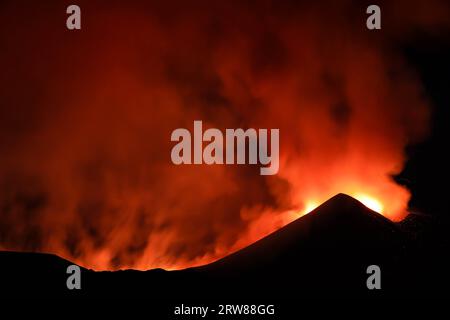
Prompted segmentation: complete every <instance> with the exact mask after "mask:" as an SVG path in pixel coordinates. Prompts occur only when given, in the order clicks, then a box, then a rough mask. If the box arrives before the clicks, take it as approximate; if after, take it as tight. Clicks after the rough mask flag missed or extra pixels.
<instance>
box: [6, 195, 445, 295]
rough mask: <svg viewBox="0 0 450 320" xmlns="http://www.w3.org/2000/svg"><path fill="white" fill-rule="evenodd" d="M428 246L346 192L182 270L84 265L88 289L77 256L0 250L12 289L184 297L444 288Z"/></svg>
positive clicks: (23, 292)
mask: <svg viewBox="0 0 450 320" xmlns="http://www.w3.org/2000/svg"><path fill="white" fill-rule="evenodd" d="M427 252H429V251H428V250H426V249H424V248H420V245H417V243H415V242H414V240H412V238H411V237H410V236H409V235H408V234H407V233H405V232H404V231H403V230H402V229H401V228H400V226H399V225H397V224H395V223H393V222H391V221H389V220H388V219H386V218H384V217H383V216H382V215H380V214H378V213H376V212H374V211H372V210H370V209H368V208H367V207H365V206H364V205H363V204H362V203H360V202H359V201H357V200H355V199H353V198H351V197H349V196H347V195H344V194H339V195H336V196H335V197H333V198H331V199H330V200H328V201H327V202H325V203H324V204H322V205H321V206H319V207H318V208H317V209H315V210H314V211H312V212H311V213H309V214H308V215H306V216H303V217H301V218H299V219H297V220H296V221H294V222H292V223H290V224H288V225H286V226H285V227H283V228H281V229H280V230H278V231H276V232H274V233H272V234H270V235H269V236H267V237H265V238H263V239H261V240H259V241H257V242H255V243H254V244H252V245H250V246H248V247H246V248H244V249H242V250H240V251H238V252H236V253H233V254H231V255H229V256H227V257H225V258H223V259H221V260H218V261H216V262H214V263H211V264H208V265H205V266H201V267H197V268H190V269H185V270H180V271H164V270H161V269H156V270H149V271H134V270H125V271H116V272H94V271H92V270H87V269H82V289H81V290H68V289H67V288H66V279H67V277H68V275H67V274H66V268H67V266H69V265H70V264H72V263H71V262H69V261H67V260H64V259H61V258H59V257H57V256H55V255H50V254H39V253H16V252H0V272H1V274H0V285H1V287H2V288H3V292H4V293H6V294H7V295H9V296H30V297H34V296H37V297H45V296H51V297H144V298H153V299H157V300H167V299H184V300H183V301H187V299H196V298H199V299H207V300H214V299H224V298H228V299H229V298H231V297H232V298H234V299H236V298H246V299H248V298H252V299H258V298H259V299H284V298H294V299H296V298H299V297H358V298H364V297H403V296H412V297H415V296H420V295H425V294H426V295H427V296H430V295H433V294H435V295H438V294H439V292H441V290H444V289H445V286H446V282H445V281H442V280H443V279H441V278H440V275H443V274H444V272H443V271H445V270H444V269H443V268H444V266H443V264H442V261H436V259H434V260H432V259H429V258H430V256H429V255H428V256H427ZM427 259H428V260H427ZM369 265H378V266H379V267H380V268H381V275H382V277H381V279H382V280H381V286H382V289H381V290H368V289H367V286H366V280H367V278H368V274H367V273H366V270H367V267H368V266H369ZM447 282H448V281H447Z"/></svg>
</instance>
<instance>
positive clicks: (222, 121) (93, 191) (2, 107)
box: [0, 0, 448, 285]
mask: <svg viewBox="0 0 450 320" xmlns="http://www.w3.org/2000/svg"><path fill="white" fill-rule="evenodd" d="M7 2H8V4H7V5H5V6H3V3H2V4H1V5H0V7H1V10H0V21H2V31H3V32H2V36H1V39H2V47H5V48H8V50H0V62H3V64H2V68H1V72H0V97H1V103H0V155H1V156H0V233H1V236H0V248H2V249H5V250H18V251H21V250H22V251H38V252H50V253H55V254H58V255H59V256H61V257H64V258H66V259H69V260H71V261H74V262H75V263H78V264H80V265H82V266H85V267H88V268H93V269H96V270H116V269H123V268H135V269H142V270H145V269H150V268H167V269H180V268H184V267H191V266H195V265H200V264H204V263H209V262H212V261H214V260H216V259H219V258H222V257H224V256H226V255H228V254H230V253H231V252H233V251H236V250H238V249H240V248H243V247H245V246H247V245H250V244H251V243H253V242H254V241H256V240H258V239H260V238H262V237H264V236H266V235H267V234H269V233H270V232H273V231H276V230H277V229H279V228H280V227H282V226H283V225H285V224H286V223H288V222H290V221H292V220H294V219H297V218H298V217H299V216H301V215H304V214H306V213H308V212H310V211H311V210H313V209H314V208H316V207H317V206H318V205H320V204H321V203H323V202H324V201H326V200H328V199H329V198H331V197H333V196H334V195H336V194H338V193H345V194H348V195H350V196H353V197H355V198H356V199H358V200H360V201H362V202H363V203H364V204H365V205H366V206H368V207H370V208H372V209H374V210H375V211H377V212H380V213H382V214H383V215H385V216H386V217H387V218H389V219H391V220H394V221H399V220H401V219H402V218H404V217H405V215H406V214H407V204H408V201H409V198H410V193H409V191H408V190H407V189H406V188H404V187H402V186H399V185H398V184H396V183H395V181H394V180H393V179H392V176H393V175H396V174H398V173H400V172H401V171H402V168H403V167H404V164H405V162H406V160H407V159H406V158H405V153H404V150H405V147H406V146H407V144H412V143H415V142H417V141H420V139H422V138H423V137H424V136H425V135H426V132H427V127H428V119H429V109H430V108H429V105H428V103H427V100H426V99H424V94H423V86H422V84H421V82H420V79H419V78H418V77H417V76H416V72H415V71H414V70H411V69H410V68H411V67H410V65H409V63H407V60H406V59H405V58H404V56H403V52H400V51H397V49H398V48H399V45H398V43H399V40H400V38H401V37H402V35H403V34H404V35H405V37H406V36H407V35H409V34H412V33H414V32H415V31H416V30H421V29H420V26H425V24H431V20H432V19H431V17H432V16H433V11H434V10H435V11H436V12H443V11H442V10H439V8H436V4H434V5H432V4H427V5H426V6H415V5H412V4H409V2H407V4H408V5H401V4H398V2H397V1H396V2H395V3H396V5H395V6H392V7H390V6H391V4H390V3H391V2H389V1H388V2H386V4H385V6H386V7H385V8H384V9H383V10H384V11H383V14H384V13H386V14H385V15H384V16H383V23H386V25H389V28H386V29H383V32H382V33H379V32H375V33H373V32H368V30H367V29H366V28H365V25H364V20H362V18H364V12H363V11H360V10H359V9H358V10H359V11H358V10H357V11H355V7H353V5H354V2H353V1H307V2H303V1H289V2H288V3H284V2H285V1H234V0H232V1H206V0H205V1H203V0H201V1H198V3H197V1H196V4H195V5H192V3H191V2H190V1H175V3H172V2H168V1H150V0H149V1H129V2H126V1H121V2H120V4H119V3H117V4H115V5H111V6H107V5H105V6H103V5H99V4H97V3H95V4H94V1H86V3H85V4H84V5H83V10H84V12H89V16H90V17H91V18H89V21H88V23H87V25H88V28H86V29H83V30H82V31H80V32H78V31H74V32H69V31H68V30H67V29H66V28H65V27H64V21H63V20H61V19H64V15H63V13H64V12H63V11H61V8H60V5H52V4H47V2H45V1H27V3H26V4H21V3H22V1H7ZM28 2H29V3H28ZM44 2H45V4H44ZM297 2H298V4H297ZM392 2H393V1H392ZM443 2H445V1H443ZM405 3H406V1H405ZM432 3H435V2H432ZM415 8H420V10H419V11H418V12H412V13H411V14H409V12H408V13H407V12H404V10H416V9H415ZM394 11H398V12H397V13H396V14H395V15H394V17H395V20H392V21H391V23H389V15H392V14H393V12H394ZM36 12H39V13H44V12H48V16H47V17H44V16H42V15H37V14H35V13H36ZM17 17H21V19H17ZM444 18H445V19H444ZM24 19H26V21H27V23H23V21H24ZM391 19H392V16H391ZM416 20H417V21H416ZM447 20H448V16H447V15H443V20H442V21H443V22H446V21H447ZM446 23H447V22H446ZM29 26H37V27H36V28H30V27H29ZM56 26H59V27H56ZM429 27H430V28H431V25H430V26H429ZM10 30H11V31H10ZM422 30H423V29H422ZM412 31H414V32H412ZM369 33H370V34H372V36H370V35H369ZM377 33H378V36H377V35H376V34H377ZM405 43H407V42H405ZM194 120H202V121H203V124H204V127H205V128H206V127H211V128H218V129H220V130H225V129H226V128H259V129H263V128H266V129H271V128H278V129H279V130H280V170H279V173H278V174H277V175H276V176H268V177H266V176H261V175H260V174H259V169H257V167H255V166H254V165H253V166H252V165H229V166H224V165H195V166H176V165H174V164H173V163H172V162H171V161H170V152H171V149H172V147H173V145H174V144H173V143H172V142H171V140H170V134H171V132H172V131H173V130H174V129H176V128H190V127H191V126H192V123H193V121H194ZM255 169H257V170H255ZM0 285H1V284H0Z"/></svg>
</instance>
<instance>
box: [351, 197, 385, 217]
mask: <svg viewBox="0 0 450 320" xmlns="http://www.w3.org/2000/svg"><path fill="white" fill-rule="evenodd" d="M354 197H355V199H357V200H358V201H360V202H362V204H363V205H365V206H366V207H367V208H369V209H371V210H373V211H376V212H378V213H381V214H382V213H383V209H384V206H383V204H382V203H381V202H380V201H378V200H377V199H375V198H373V197H370V196H368V195H365V194H358V195H355V196H354Z"/></svg>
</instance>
